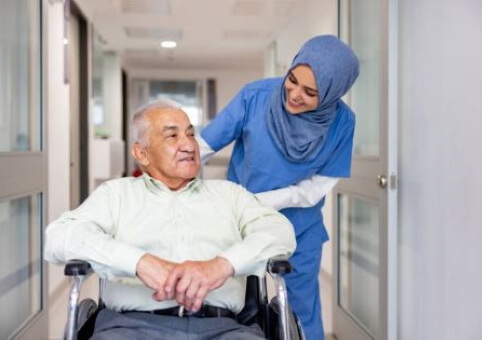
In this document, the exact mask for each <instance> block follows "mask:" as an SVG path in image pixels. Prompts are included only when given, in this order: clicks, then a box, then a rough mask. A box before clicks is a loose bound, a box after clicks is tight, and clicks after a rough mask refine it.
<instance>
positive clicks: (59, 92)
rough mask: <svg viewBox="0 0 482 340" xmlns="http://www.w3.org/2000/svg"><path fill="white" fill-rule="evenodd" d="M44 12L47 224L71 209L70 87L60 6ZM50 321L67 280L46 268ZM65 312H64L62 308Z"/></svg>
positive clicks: (52, 332) (56, 329)
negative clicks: (45, 14) (45, 16)
mask: <svg viewBox="0 0 482 340" xmlns="http://www.w3.org/2000/svg"><path fill="white" fill-rule="evenodd" d="M44 3H45V4H46V5H45V9H46V11H47V25H46V26H47V30H46V35H47V37H46V44H44V45H46V46H45V47H46V48H47V70H46V72H45V73H44V75H45V77H46V78H47V80H46V84H47V91H46V92H47V112H46V116H47V129H48V131H47V155H48V181H49V183H48V196H47V200H48V202H47V206H48V210H47V223H49V222H51V221H52V220H53V219H55V218H56V217H58V216H59V215H60V214H61V213H62V212H64V211H66V210H68V209H70V190H69V185H70V184H69V183H70V177H69V176H70V172H69V171H70V167H69V159H70V157H69V154H70V148H69V145H70V125H69V124H70V121H69V86H67V85H65V84H64V83H63V77H64V74H63V66H60V65H63V44H62V39H63V19H62V18H63V6H62V5H61V4H54V5H50V2H44ZM48 288H49V289H48V297H47V302H48V306H49V320H53V319H55V318H56V314H57V313H58V310H57V309H56V308H54V307H55V306H57V305H59V304H60V305H62V304H64V303H65V301H66V300H65V299H66V297H67V294H66V288H67V285H66V280H65V278H64V275H63V268H62V267H59V266H55V265H48ZM62 310H63V311H64V312H65V309H64V308H62ZM62 327H63V325H60V324H59V323H52V322H50V323H49V339H54V338H60V334H62V333H61V332H62Z"/></svg>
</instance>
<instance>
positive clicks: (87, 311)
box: [77, 299, 97, 329]
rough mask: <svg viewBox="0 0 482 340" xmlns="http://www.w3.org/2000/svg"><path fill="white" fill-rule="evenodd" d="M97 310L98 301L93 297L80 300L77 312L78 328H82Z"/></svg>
mask: <svg viewBox="0 0 482 340" xmlns="http://www.w3.org/2000/svg"><path fill="white" fill-rule="evenodd" d="M96 311H97V303H96V302H95V301H94V300H92V299H85V300H82V301H80V303H79V306H78V313H77V328H78V329H80V328H82V326H83V325H84V324H85V323H86V321H87V320H88V319H90V317H91V316H92V315H94V314H95V312H96Z"/></svg>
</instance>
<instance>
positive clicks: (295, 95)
mask: <svg viewBox="0 0 482 340" xmlns="http://www.w3.org/2000/svg"><path fill="white" fill-rule="evenodd" d="M301 92H302V89H301V87H300V86H295V87H294V88H293V89H292V90H291V92H290V97H291V99H300V98H301Z"/></svg>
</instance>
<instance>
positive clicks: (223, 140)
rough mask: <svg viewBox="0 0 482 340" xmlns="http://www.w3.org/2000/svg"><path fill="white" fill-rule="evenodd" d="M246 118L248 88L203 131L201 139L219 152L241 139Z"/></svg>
mask: <svg viewBox="0 0 482 340" xmlns="http://www.w3.org/2000/svg"><path fill="white" fill-rule="evenodd" d="M245 118H246V88H243V89H242V90H241V91H240V92H239V93H238V94H237V95H236V96H235V97H234V98H233V99H232V100H231V102H230V103H229V104H228V105H227V106H226V107H225V108H224V109H223V110H221V112H219V113H218V114H217V115H216V117H214V119H213V120H212V121H211V122H210V123H209V124H208V125H207V126H206V127H205V128H204V129H203V130H202V131H201V137H202V138H203V139H204V140H205V141H206V143H207V144H208V145H209V146H210V147H211V148H212V149H213V150H214V151H219V150H220V149H222V148H224V147H225V146H226V145H228V144H229V143H231V142H232V141H234V140H236V139H238V138H239V137H241V135H242V133H243V126H244V123H245Z"/></svg>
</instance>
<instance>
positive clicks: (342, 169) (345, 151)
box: [317, 117, 355, 177]
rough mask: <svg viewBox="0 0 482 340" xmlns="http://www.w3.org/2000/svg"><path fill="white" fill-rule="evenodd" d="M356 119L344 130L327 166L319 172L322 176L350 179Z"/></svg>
mask: <svg viewBox="0 0 482 340" xmlns="http://www.w3.org/2000/svg"><path fill="white" fill-rule="evenodd" d="M354 132H355V124H354V117H353V121H352V124H350V125H349V126H347V127H346V129H344V132H343V133H342V136H341V138H340V141H339V142H338V144H337V145H336V147H335V149H334V150H333V152H332V153H331V155H330V156H329V157H328V160H327V161H326V163H325V165H324V166H322V167H321V168H320V170H319V171H318V172H317V173H318V174H319V175H321V176H328V177H350V174H351V159H352V152H353V135H354Z"/></svg>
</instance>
